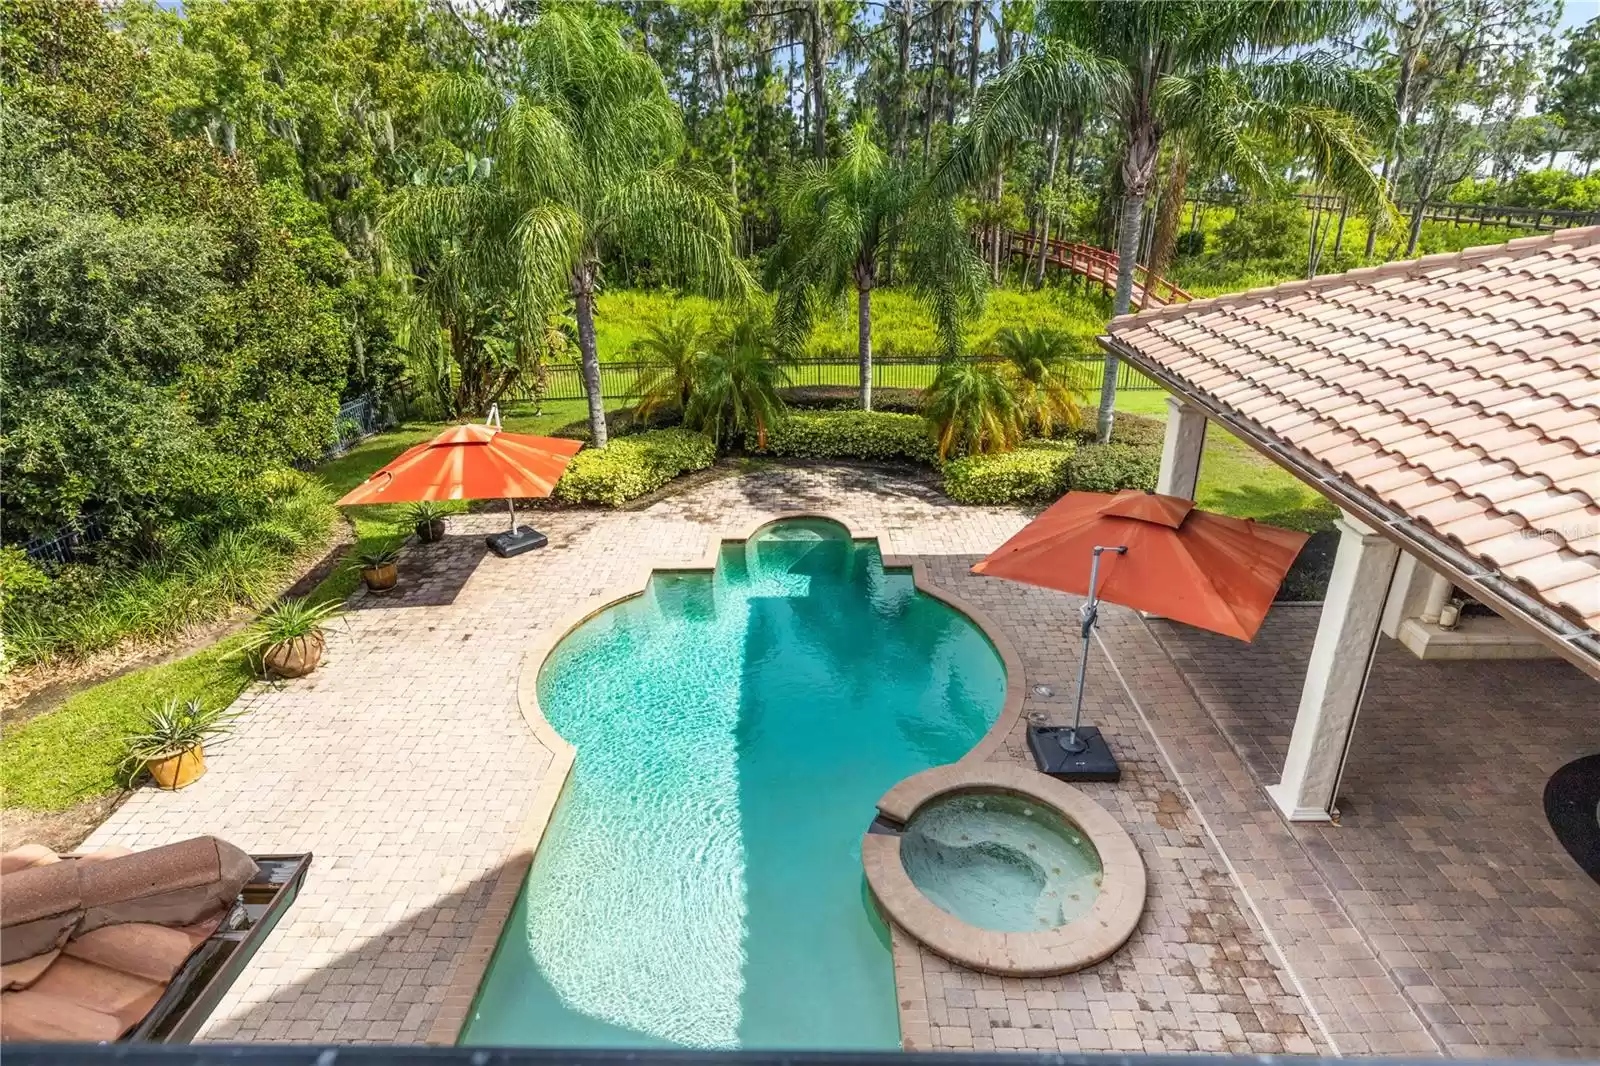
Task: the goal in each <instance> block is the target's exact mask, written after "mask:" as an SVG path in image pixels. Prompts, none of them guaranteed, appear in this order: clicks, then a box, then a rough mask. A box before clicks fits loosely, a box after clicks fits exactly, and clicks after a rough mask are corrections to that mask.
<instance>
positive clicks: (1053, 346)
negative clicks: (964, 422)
mask: <svg viewBox="0 0 1600 1066" xmlns="http://www.w3.org/2000/svg"><path fill="white" fill-rule="evenodd" d="M994 347H995V354H996V355H997V356H998V357H999V358H1000V359H1002V360H1004V361H1005V363H1006V369H1007V370H1008V371H1009V372H1010V375H1011V391H1012V392H1013V393H1014V394H1015V395H1016V398H1017V406H1018V407H1019V408H1020V409H1021V410H1020V412H1019V413H1020V414H1021V416H1022V422H1023V425H1024V426H1026V427H1028V428H1029V429H1030V430H1031V431H1032V432H1033V433H1034V434H1035V435H1037V436H1040V437H1053V436H1055V435H1056V433H1057V432H1059V431H1064V430H1076V429H1078V428H1080V427H1081V426H1082V425H1083V409H1082V408H1081V407H1080V406H1079V401H1078V392H1077V390H1076V389H1075V388H1073V385H1072V381H1071V379H1070V377H1069V376H1068V368H1067V359H1068V358H1069V357H1070V356H1071V354H1072V351H1073V347H1072V343H1071V341H1070V339H1069V338H1068V337H1066V336H1065V335H1064V334H1061V333H1057V332H1055V331H1054V330H1048V329H1036V328H1031V327H1023V328H1021V329H1013V328H1012V327H1010V326H1007V327H1006V328H1005V329H1002V330H1001V331H1000V332H999V333H997V334H995V338H994Z"/></svg>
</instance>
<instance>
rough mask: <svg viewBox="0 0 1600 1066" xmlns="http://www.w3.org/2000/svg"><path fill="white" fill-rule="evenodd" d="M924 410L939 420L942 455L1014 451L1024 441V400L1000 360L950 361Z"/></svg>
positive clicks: (932, 419) (937, 433)
mask: <svg viewBox="0 0 1600 1066" xmlns="http://www.w3.org/2000/svg"><path fill="white" fill-rule="evenodd" d="M923 413H924V414H925V415H926V416H927V418H928V421H930V422H932V423H933V427H934V434H935V437H936V439H937V441H938V446H939V458H940V459H944V458H946V457H948V456H950V455H951V454H967V455H988V454H991V453H994V452H1004V451H1009V450H1010V449H1012V448H1015V447H1016V446H1017V444H1018V443H1019V442H1020V441H1021V440H1022V433H1023V428H1024V423H1023V408H1022V404H1021V403H1020V402H1018V399H1017V394H1016V392H1014V391H1013V390H1012V387H1011V382H1009V381H1007V380H1006V375H1005V373H1004V372H1003V371H1002V370H1001V368H1000V366H999V364H997V363H993V362H988V361H982V360H963V361H961V362H954V363H950V364H948V365H946V366H945V367H944V368H943V369H942V370H941V371H940V372H939V376H938V377H937V378H935V379H934V382H933V385H932V386H930V387H929V389H928V393H927V397H926V399H925V401H924V404H923Z"/></svg>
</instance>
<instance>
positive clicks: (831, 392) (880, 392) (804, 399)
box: [778, 385, 922, 415]
mask: <svg viewBox="0 0 1600 1066" xmlns="http://www.w3.org/2000/svg"><path fill="white" fill-rule="evenodd" d="M778 395H779V396H780V397H781V398H782V399H783V402H784V403H786V404H788V405H789V406H790V407H798V408H801V409H802V410H807V411H859V410H860V409H861V392H860V390H859V389H857V388H856V387H855V386H853V385H801V386H796V387H794V388H788V389H780V390H779V392H778ZM872 409H873V410H874V411H888V412H891V413H893V414H901V415H914V414H918V413H920V412H921V410H922V390H921V389H880V388H874V389H873V390H872Z"/></svg>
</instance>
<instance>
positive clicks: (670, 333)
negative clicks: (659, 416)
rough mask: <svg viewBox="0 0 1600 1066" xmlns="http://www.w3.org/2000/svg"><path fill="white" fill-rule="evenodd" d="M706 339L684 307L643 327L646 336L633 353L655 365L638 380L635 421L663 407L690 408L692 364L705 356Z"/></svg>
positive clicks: (697, 319)
mask: <svg viewBox="0 0 1600 1066" xmlns="http://www.w3.org/2000/svg"><path fill="white" fill-rule="evenodd" d="M709 340H710V337H709V336H708V331H707V330H706V325H705V323H704V322H703V321H702V320H701V319H700V316H699V315H696V314H694V313H693V312H692V311H689V310H688V309H686V308H678V309H677V310H675V311H673V312H672V313H671V314H669V315H668V316H667V317H666V318H665V319H662V320H661V321H659V322H652V323H650V324H649V325H648V326H647V327H645V335H644V336H643V337H642V338H640V339H639V340H638V341H637V342H635V344H634V350H635V351H636V352H637V353H638V354H640V355H642V356H644V357H645V358H647V359H649V360H651V361H652V362H653V363H654V364H655V365H654V366H652V367H651V369H650V370H648V371H646V372H645V373H643V374H641V375H640V377H639V384H638V389H639V402H638V403H637V404H635V405H634V411H633V413H634V416H635V417H636V418H639V419H640V420H644V419H648V418H649V417H650V416H651V415H653V414H654V413H655V412H657V411H660V410H662V409H664V408H670V407H677V408H678V409H679V410H680V411H687V410H688V409H689V396H690V394H691V392H692V391H693V390H694V376H695V364H696V363H698V362H699V360H700V359H701V358H702V357H703V356H704V355H705V353H706V345H707V342H708V341H709Z"/></svg>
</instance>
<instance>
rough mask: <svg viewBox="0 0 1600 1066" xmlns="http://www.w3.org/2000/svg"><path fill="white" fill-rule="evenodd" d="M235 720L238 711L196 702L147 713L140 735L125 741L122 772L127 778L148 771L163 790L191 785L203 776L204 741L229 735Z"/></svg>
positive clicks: (176, 702)
mask: <svg viewBox="0 0 1600 1066" xmlns="http://www.w3.org/2000/svg"><path fill="white" fill-rule="evenodd" d="M237 717H239V712H237V711H228V710H225V709H222V708H211V709H208V708H206V707H204V706H202V705H201V703H200V701H199V700H189V701H187V702H185V701H182V700H179V699H177V698H176V697H174V698H172V699H169V700H167V701H166V702H165V703H163V704H161V705H160V706H158V707H152V708H151V709H150V710H149V711H147V712H146V713H145V717H144V721H143V723H141V726H142V728H141V729H140V731H139V732H137V733H134V734H132V735H131V736H128V737H126V738H125V743H126V745H127V749H128V754H127V757H126V758H125V759H124V760H123V764H122V765H123V769H124V770H125V771H126V772H127V773H128V774H129V776H130V777H133V776H137V775H138V773H139V772H140V771H141V770H149V771H150V776H151V777H152V778H154V779H155V783H156V784H157V785H159V786H160V787H162V788H169V789H178V788H183V787H184V786H185V785H188V784H192V783H193V782H194V781H196V780H197V779H198V778H199V777H200V776H201V775H202V774H204V773H205V772H206V752H205V744H206V741H208V740H215V739H216V738H218V737H222V736H225V735H227V734H228V733H230V732H231V731H232V730H233V720H234V719H235V718H237Z"/></svg>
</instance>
